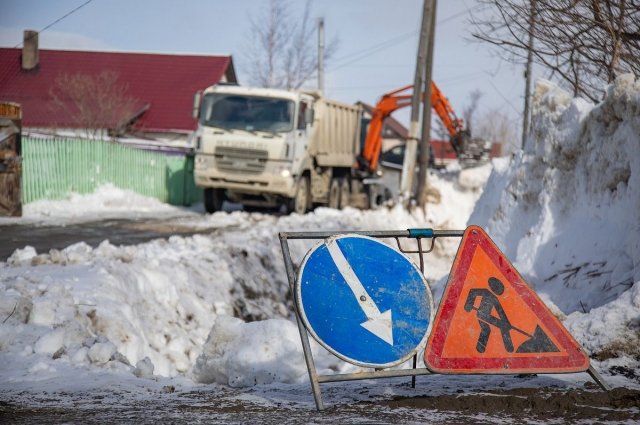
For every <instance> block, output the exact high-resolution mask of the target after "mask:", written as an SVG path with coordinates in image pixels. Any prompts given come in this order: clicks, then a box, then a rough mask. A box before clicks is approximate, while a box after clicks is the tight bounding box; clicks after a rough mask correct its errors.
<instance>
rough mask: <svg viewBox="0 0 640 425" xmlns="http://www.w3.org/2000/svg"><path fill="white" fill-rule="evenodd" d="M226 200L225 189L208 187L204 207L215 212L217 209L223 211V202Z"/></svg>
mask: <svg viewBox="0 0 640 425" xmlns="http://www.w3.org/2000/svg"><path fill="white" fill-rule="evenodd" d="M223 202H224V189H214V188H207V189H205V190H204V209H205V210H206V211H207V212H208V213H209V214H213V213H214V212H216V211H222V203H223Z"/></svg>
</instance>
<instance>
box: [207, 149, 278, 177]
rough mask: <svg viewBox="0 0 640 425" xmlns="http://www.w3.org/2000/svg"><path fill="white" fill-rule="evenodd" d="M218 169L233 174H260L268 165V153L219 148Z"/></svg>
mask: <svg viewBox="0 0 640 425" xmlns="http://www.w3.org/2000/svg"><path fill="white" fill-rule="evenodd" d="M215 158H216V168H217V169H218V170H220V171H224V172H227V173H233V174H260V173H261V172H262V171H263V170H264V167H265V165H266V163H267V158H268V153H267V151H263V150H258V149H242V148H229V147H217V148H216V150H215Z"/></svg>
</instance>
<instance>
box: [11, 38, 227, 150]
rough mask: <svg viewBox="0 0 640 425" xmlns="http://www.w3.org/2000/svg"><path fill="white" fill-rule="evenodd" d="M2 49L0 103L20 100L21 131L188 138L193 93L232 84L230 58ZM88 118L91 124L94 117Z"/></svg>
mask: <svg viewBox="0 0 640 425" xmlns="http://www.w3.org/2000/svg"><path fill="white" fill-rule="evenodd" d="M37 36H38V33H37V32H34V31H25V42H24V47H23V48H22V49H20V48H14V49H11V48H0V100H3V101H11V102H16V103H19V104H21V105H22V111H23V121H22V125H23V129H24V132H26V133H28V132H29V131H30V130H35V129H37V130H38V131H46V132H48V133H55V132H59V131H63V130H66V131H68V130H70V129H71V130H73V129H75V130H82V129H83V128H85V127H87V126H88V125H90V124H91V125H97V126H100V127H105V128H103V130H107V131H108V132H109V133H110V134H113V133H116V134H117V135H123V134H127V135H135V136H137V137H143V138H162V139H166V140H172V139H174V140H177V139H182V140H186V139H187V137H188V135H189V134H190V133H191V132H192V131H193V130H194V129H195V128H196V125H197V122H196V120H195V119H194V118H193V116H192V109H193V95H194V94H195V93H196V92H197V91H198V90H202V89H203V88H205V87H208V86H210V85H213V84H218V83H231V84H234V83H237V79H236V73H235V70H234V66H233V61H232V58H231V56H208V55H193V54H189V55H185V54H159V53H128V52H127V53H125V52H92V51H66V50H39V49H38V38H37ZM91 120H93V121H91Z"/></svg>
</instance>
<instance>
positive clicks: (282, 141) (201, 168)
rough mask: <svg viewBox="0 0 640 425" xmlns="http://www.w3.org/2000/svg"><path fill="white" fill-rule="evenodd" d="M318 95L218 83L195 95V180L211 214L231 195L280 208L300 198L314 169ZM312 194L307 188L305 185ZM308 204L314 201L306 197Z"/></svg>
mask: <svg viewBox="0 0 640 425" xmlns="http://www.w3.org/2000/svg"><path fill="white" fill-rule="evenodd" d="M315 101H316V98H315V97H314V96H312V95H310V94H307V93H304V92H295V91H286V90H275V89H265V88H253V87H240V86H233V85H216V86H212V87H209V88H207V89H206V90H204V91H203V92H202V93H201V94H199V95H197V96H196V99H195V102H194V112H195V113H194V115H195V116H197V118H198V128H197V130H196V134H195V143H196V146H195V148H196V157H195V171H194V175H195V182H196V184H197V185H198V186H200V187H203V188H204V194H205V208H206V210H207V212H209V213H212V212H214V211H218V210H220V209H221V208H222V202H223V201H224V200H225V199H226V200H229V201H232V202H237V203H241V204H243V205H248V206H261V207H277V206H279V205H280V204H282V203H283V201H295V199H296V195H297V193H298V192H299V184H298V181H299V179H300V178H301V176H302V175H303V174H304V173H305V171H308V170H309V169H310V168H311V164H310V161H309V157H308V155H307V150H308V147H309V143H310V141H311V140H312V138H313V132H314V122H313V121H314V114H313V110H314V103H315ZM304 190H305V194H304V195H307V197H308V192H309V190H308V188H304ZM300 202H303V203H304V205H305V206H308V204H309V199H301V200H300Z"/></svg>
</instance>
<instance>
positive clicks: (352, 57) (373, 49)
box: [330, 4, 483, 72]
mask: <svg viewBox="0 0 640 425" xmlns="http://www.w3.org/2000/svg"><path fill="white" fill-rule="evenodd" d="M481 7H483V5H481V4H478V5H476V6H474V7H471V8H469V7H466V8H465V10H462V11H460V12H458V13H454V14H453V15H451V16H447V17H446V18H443V19H441V20H440V21H438V22H437V23H436V24H437V25H441V24H444V23H446V22H449V21H451V20H453V19H455V18H458V17H460V16H462V15H465V14H467V13H471V12H473V11H475V10H477V9H480V8H481ZM417 33H418V31H409V32H406V33H403V34H400V35H398V36H396V37H394V38H392V39H390V40H386V41H383V42H382V43H378V44H374V45H372V46H369V47H366V48H364V49H362V50H360V51H357V52H355V53H351V54H349V55H346V56H342V57H340V58H338V59H336V60H337V61H338V62H339V61H341V60H346V61H345V62H343V63H338V64H337V65H336V66H333V67H331V68H332V69H331V71H330V72H333V71H335V70H338V69H340V68H344V67H345V66H347V65H350V64H352V63H354V62H358V61H359V60H361V59H364V58H366V57H369V56H371V55H373V54H374V53H377V52H379V51H381V50H385V49H387V48H389V47H392V46H395V45H396V44H398V43H400V42H401V41H404V40H406V39H409V38H411V37H414V36H415V35H416V34H417Z"/></svg>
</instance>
